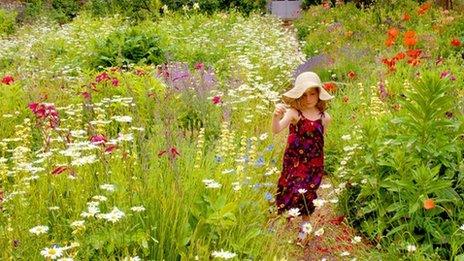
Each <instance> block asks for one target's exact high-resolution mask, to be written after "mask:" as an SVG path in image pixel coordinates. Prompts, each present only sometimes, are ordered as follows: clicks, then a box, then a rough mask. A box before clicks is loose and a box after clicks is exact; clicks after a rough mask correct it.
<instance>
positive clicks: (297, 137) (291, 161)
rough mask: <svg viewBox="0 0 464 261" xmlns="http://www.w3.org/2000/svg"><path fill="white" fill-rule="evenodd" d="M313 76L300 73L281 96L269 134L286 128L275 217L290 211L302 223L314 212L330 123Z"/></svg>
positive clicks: (326, 96) (323, 93)
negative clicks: (286, 133) (287, 131)
mask: <svg viewBox="0 0 464 261" xmlns="http://www.w3.org/2000/svg"><path fill="white" fill-rule="evenodd" d="M332 98H333V96H331V95H330V94H329V93H328V92H327V91H326V90H325V89H324V87H323V84H322V82H321V80H320V78H319V76H318V75H317V74H315V73H314V72H304V73H302V74H300V75H298V77H297V78H296V80H295V84H294V87H293V88H292V89H291V90H289V91H287V92H286V93H284V94H283V95H282V100H283V101H284V103H285V104H277V105H276V107H275V110H274V116H273V119H272V131H273V132H274V133H276V134H277V133H279V132H280V131H282V130H283V129H286V128H287V127H289V134H288V138H287V146H286V148H285V152H284V157H283V169H282V173H281V176H280V178H279V181H278V185H277V194H276V204H277V211H278V213H279V214H282V213H283V212H286V211H288V210H290V209H292V212H293V214H295V212H296V210H298V212H296V214H297V215H301V216H302V218H303V220H307V219H308V217H309V216H310V215H311V214H312V213H313V212H314V209H315V207H314V204H313V200H314V199H316V198H317V194H316V190H317V189H318V188H319V185H320V184H321V180H322V177H323V175H324V132H326V131H327V126H328V124H329V123H330V121H331V117H330V115H329V114H328V113H327V112H326V111H325V109H326V101H327V100H330V99H332Z"/></svg>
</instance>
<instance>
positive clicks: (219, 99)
mask: <svg viewBox="0 0 464 261" xmlns="http://www.w3.org/2000/svg"><path fill="white" fill-rule="evenodd" d="M212 102H213V104H219V103H222V99H221V96H218V95H216V96H214V97H213V99H212Z"/></svg>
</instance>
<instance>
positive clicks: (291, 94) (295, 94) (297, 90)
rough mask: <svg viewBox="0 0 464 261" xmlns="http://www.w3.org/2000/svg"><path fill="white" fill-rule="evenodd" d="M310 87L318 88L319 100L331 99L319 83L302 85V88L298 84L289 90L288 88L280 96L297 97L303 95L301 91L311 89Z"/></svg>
mask: <svg viewBox="0 0 464 261" xmlns="http://www.w3.org/2000/svg"><path fill="white" fill-rule="evenodd" d="M311 88H318V89H319V99H320V100H323V101H327V100H331V99H333V96H332V95H330V94H329V93H328V92H327V91H326V90H325V89H324V87H322V86H321V85H310V86H307V87H304V88H302V87H299V86H295V87H293V88H292V89H291V90H289V91H288V92H286V93H284V94H282V96H283V97H282V98H290V99H298V98H300V97H301V96H302V95H303V93H305V92H306V91H307V90H308V89H311Z"/></svg>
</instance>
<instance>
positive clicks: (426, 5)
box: [417, 2, 432, 15]
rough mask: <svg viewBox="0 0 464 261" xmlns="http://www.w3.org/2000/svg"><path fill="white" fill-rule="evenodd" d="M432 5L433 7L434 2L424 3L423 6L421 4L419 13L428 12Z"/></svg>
mask: <svg viewBox="0 0 464 261" xmlns="http://www.w3.org/2000/svg"><path fill="white" fill-rule="evenodd" d="M430 7H432V3H429V2H427V3H423V4H422V5H421V6H419V10H417V13H418V14H419V15H423V14H425V13H427V10H429V9H430Z"/></svg>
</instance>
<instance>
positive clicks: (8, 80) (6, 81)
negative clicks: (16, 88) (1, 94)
mask: <svg viewBox="0 0 464 261" xmlns="http://www.w3.org/2000/svg"><path fill="white" fill-rule="evenodd" d="M2 83H3V84H6V85H10V84H12V83H14V78H13V76H11V75H5V76H3V78H2Z"/></svg>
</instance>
